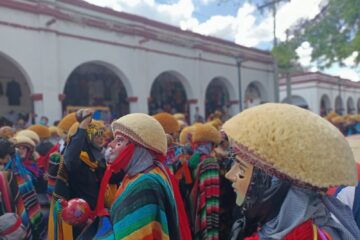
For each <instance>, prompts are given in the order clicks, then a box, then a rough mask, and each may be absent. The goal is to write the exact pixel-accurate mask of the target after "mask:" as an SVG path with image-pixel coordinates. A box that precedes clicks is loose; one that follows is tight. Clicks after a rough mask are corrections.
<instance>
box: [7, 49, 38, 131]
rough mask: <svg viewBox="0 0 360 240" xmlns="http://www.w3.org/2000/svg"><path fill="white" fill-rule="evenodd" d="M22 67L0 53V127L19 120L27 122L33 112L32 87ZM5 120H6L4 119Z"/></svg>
mask: <svg viewBox="0 0 360 240" xmlns="http://www.w3.org/2000/svg"><path fill="white" fill-rule="evenodd" d="M29 83H30V79H29V77H28V76H27V74H26V73H25V71H24V70H23V69H22V67H21V66H20V65H19V64H18V63H17V62H16V61H14V60H13V59H12V58H11V57H9V56H7V55H5V54H2V53H0V106H1V107H0V117H1V122H0V125H2V124H4V123H7V124H10V122H8V121H7V120H9V121H11V123H16V121H17V120H18V119H19V118H22V119H24V120H25V121H27V120H28V114H29V113H32V112H33V111H34V107H33V101H32V99H31V89H32V86H31V85H29ZM4 118H6V119H4Z"/></svg>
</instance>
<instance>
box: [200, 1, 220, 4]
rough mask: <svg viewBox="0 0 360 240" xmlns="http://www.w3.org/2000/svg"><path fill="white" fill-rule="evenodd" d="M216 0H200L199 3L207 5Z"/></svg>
mask: <svg viewBox="0 0 360 240" xmlns="http://www.w3.org/2000/svg"><path fill="white" fill-rule="evenodd" d="M216 1H217V0H200V3H201V4H202V5H209V4H211V3H214V2H216Z"/></svg>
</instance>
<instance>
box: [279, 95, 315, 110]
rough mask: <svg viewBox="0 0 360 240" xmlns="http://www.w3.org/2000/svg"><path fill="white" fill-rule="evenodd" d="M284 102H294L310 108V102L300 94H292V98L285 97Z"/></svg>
mask: <svg viewBox="0 0 360 240" xmlns="http://www.w3.org/2000/svg"><path fill="white" fill-rule="evenodd" d="M282 103H288V104H293V105H295V106H298V107H301V108H305V109H309V104H308V102H307V101H306V100H305V98H303V97H301V96H298V95H292V96H291V98H290V99H289V98H285V99H284V100H282Z"/></svg>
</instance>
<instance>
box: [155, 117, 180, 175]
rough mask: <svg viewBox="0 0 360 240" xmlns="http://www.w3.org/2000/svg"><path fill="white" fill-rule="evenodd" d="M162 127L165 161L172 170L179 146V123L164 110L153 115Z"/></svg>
mask: <svg viewBox="0 0 360 240" xmlns="http://www.w3.org/2000/svg"><path fill="white" fill-rule="evenodd" d="M153 117H154V118H155V119H156V120H157V121H158V122H159V123H160V124H161V126H162V127H163V128H164V131H165V134H166V136H167V153H166V158H167V159H166V163H167V165H168V167H169V168H170V170H171V171H172V172H173V171H174V169H173V168H174V166H173V165H174V164H175V162H177V160H178V153H179V148H180V146H179V145H178V143H177V139H178V138H179V129H180V126H179V123H178V121H177V120H176V118H175V117H174V116H173V115H171V114H169V113H166V112H162V113H158V114H155V115H154V116H153Z"/></svg>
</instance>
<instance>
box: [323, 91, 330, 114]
mask: <svg viewBox="0 0 360 240" xmlns="http://www.w3.org/2000/svg"><path fill="white" fill-rule="evenodd" d="M329 112H331V102H330V98H329V96H328V95H326V94H324V95H322V97H321V99H320V115H321V116H326V115H327V114H328V113H329Z"/></svg>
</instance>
